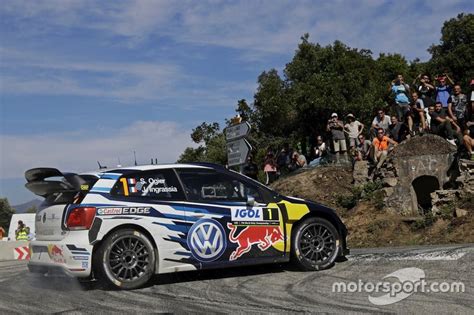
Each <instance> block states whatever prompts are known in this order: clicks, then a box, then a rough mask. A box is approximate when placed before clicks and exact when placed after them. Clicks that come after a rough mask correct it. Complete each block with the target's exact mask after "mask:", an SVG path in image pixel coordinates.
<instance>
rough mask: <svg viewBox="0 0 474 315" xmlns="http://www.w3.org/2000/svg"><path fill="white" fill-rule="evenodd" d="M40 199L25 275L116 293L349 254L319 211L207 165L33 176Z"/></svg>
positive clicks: (337, 227) (334, 221)
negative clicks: (157, 280)
mask: <svg viewBox="0 0 474 315" xmlns="http://www.w3.org/2000/svg"><path fill="white" fill-rule="evenodd" d="M25 177H26V180H27V184H26V187H27V188H28V189H29V190H31V191H32V192H34V193H35V194H37V195H40V196H43V197H44V198H45V201H44V202H43V203H42V205H41V206H40V208H39V209H38V212H37V214H36V224H35V225H36V240H35V241H32V242H31V243H30V252H31V259H30V261H29V264H28V267H29V269H30V271H31V272H36V273H43V274H44V273H48V272H53V271H61V272H65V273H66V274H69V275H72V276H75V277H80V278H90V277H94V278H97V279H99V280H101V281H104V282H105V283H107V284H109V285H112V286H114V287H117V288H122V289H133V288H137V287H140V286H143V285H144V284H145V283H146V282H148V281H149V280H150V278H151V277H152V276H153V275H154V274H161V273H169V272H177V271H187V270H198V269H209V268H225V267H230V266H240V265H252V264H262V263H271V262H286V261H289V260H290V257H291V258H294V261H295V262H296V263H297V264H298V266H300V267H301V268H302V269H304V270H319V269H324V268H328V267H330V266H331V265H333V264H334V262H335V261H336V259H337V258H338V257H341V256H344V255H345V254H347V253H348V249H347V247H346V235H347V230H346V227H345V226H344V224H343V223H342V222H341V220H340V219H339V217H338V216H337V215H336V214H335V212H334V211H333V210H331V209H329V208H327V207H325V206H323V205H321V204H318V203H314V202H311V201H306V200H302V199H297V198H290V197H284V196H281V195H279V194H278V193H276V192H274V191H272V190H271V189H269V188H267V187H266V186H264V185H262V184H260V183H259V182H256V181H254V180H252V179H250V178H248V177H246V176H243V175H241V174H239V173H236V172H233V171H229V170H227V169H225V168H223V167H222V166H218V165H213V164H204V163H201V164H170V165H149V166H136V167H127V168H120V169H115V170H111V171H105V172H102V173H90V174H81V175H77V174H73V173H62V172H60V171H59V170H57V169H54V168H35V169H31V170H29V171H27V172H26V173H25Z"/></svg>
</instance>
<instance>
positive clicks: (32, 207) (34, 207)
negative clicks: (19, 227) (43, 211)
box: [26, 206, 38, 213]
mask: <svg viewBox="0 0 474 315" xmlns="http://www.w3.org/2000/svg"><path fill="white" fill-rule="evenodd" d="M36 211H38V208H37V207H36V206H31V207H29V208H28V209H26V213H36Z"/></svg>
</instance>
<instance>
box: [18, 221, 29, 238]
mask: <svg viewBox="0 0 474 315" xmlns="http://www.w3.org/2000/svg"><path fill="white" fill-rule="evenodd" d="M28 234H30V228H29V227H27V226H26V225H25V224H24V223H23V221H21V220H20V221H18V227H17V229H16V230H15V238H16V240H17V241H27V240H28Z"/></svg>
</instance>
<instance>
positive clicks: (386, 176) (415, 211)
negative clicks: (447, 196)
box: [381, 135, 456, 216]
mask: <svg viewBox="0 0 474 315" xmlns="http://www.w3.org/2000/svg"><path fill="white" fill-rule="evenodd" d="M455 152H456V147H455V146H453V145H451V144H450V143H448V142H447V141H446V140H444V139H443V138H441V137H438V136H435V135H424V136H417V137H413V138H411V139H408V140H406V141H404V142H403V143H401V144H400V145H398V146H396V147H395V148H394V149H393V151H392V152H391V153H389V156H388V159H387V162H386V163H385V165H384V167H383V169H382V170H381V174H382V176H381V179H382V181H383V183H384V186H385V188H384V190H385V195H386V198H385V205H386V206H387V208H388V209H389V210H392V211H394V212H397V213H400V214H402V215H407V216H417V215H419V214H420V211H419V207H420V203H421V204H426V202H428V203H431V197H430V193H432V192H433V191H435V190H439V189H442V188H443V186H444V185H445V184H446V183H448V182H449V181H450V175H449V170H450V168H451V166H452V163H453V160H454V153H455ZM419 199H420V200H419Z"/></svg>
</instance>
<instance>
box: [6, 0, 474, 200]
mask: <svg viewBox="0 0 474 315" xmlns="http://www.w3.org/2000/svg"><path fill="white" fill-rule="evenodd" d="M473 9H474V5H473V4H472V2H471V1H463V0H460V1H439V2H438V3H437V2H436V1H398V2H395V1H377V0H365V1H355V0H354V1H250V0H249V1H145V0H142V1H138V0H137V1H86V0H84V1H79V0H78V1H72V0H49V1H41V0H38V1H21V0H16V1H2V5H1V6H0V71H1V72H0V73H1V75H0V106H1V107H0V196H6V197H8V198H9V200H10V202H11V203H12V204H18V203H21V202H24V201H28V200H30V199H32V198H33V195H32V194H30V193H29V192H28V191H27V190H26V189H24V188H23V183H24V179H23V172H24V171H25V170H26V169H29V168H32V167H37V166H52V167H58V168H60V169H62V170H67V171H87V170H93V169H95V168H96V161H97V160H100V161H101V162H102V163H103V164H106V165H109V166H111V165H112V166H114V165H116V164H117V163H118V159H120V161H121V163H122V164H123V165H129V164H131V163H132V162H133V150H135V151H136V152H137V157H138V161H139V162H140V163H147V162H148V161H149V159H150V157H157V158H158V160H159V161H160V162H174V161H175V160H176V159H177V158H178V156H179V154H180V153H181V152H182V151H183V150H184V148H185V147H186V146H190V145H192V143H191V140H190V138H189V134H190V132H191V129H192V128H193V127H195V126H196V125H198V124H200V123H201V122H203V121H218V122H223V121H224V118H226V117H227V118H228V117H231V116H232V115H233V113H234V108H235V106H236V104H237V100H238V99H242V98H245V99H247V100H249V101H251V100H252V97H253V94H254V92H255V88H256V79H257V76H258V75H259V74H260V73H261V72H262V71H264V70H268V69H270V68H276V69H278V70H280V71H281V69H283V68H284V67H285V64H286V63H287V62H289V61H290V59H291V57H292V56H293V54H294V51H295V49H296V47H297V44H298V42H299V39H300V37H301V35H303V34H304V33H306V32H308V33H309V34H310V40H311V41H313V42H319V43H321V44H323V45H326V44H329V43H332V42H334V40H336V39H338V40H341V41H343V42H344V43H346V44H347V45H349V46H351V47H357V48H368V49H371V50H372V51H373V52H374V56H377V54H378V53H380V52H391V53H393V52H398V53H402V54H403V55H405V56H406V57H407V58H408V59H409V60H413V59H414V58H420V59H422V60H427V59H428V58H429V54H428V53H427V51H426V49H427V48H428V47H429V46H430V45H431V44H433V43H438V42H439V38H440V30H441V26H442V23H443V22H444V21H445V20H447V19H449V18H452V17H455V16H456V15H457V14H458V13H460V12H473V11H474V10H473Z"/></svg>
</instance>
